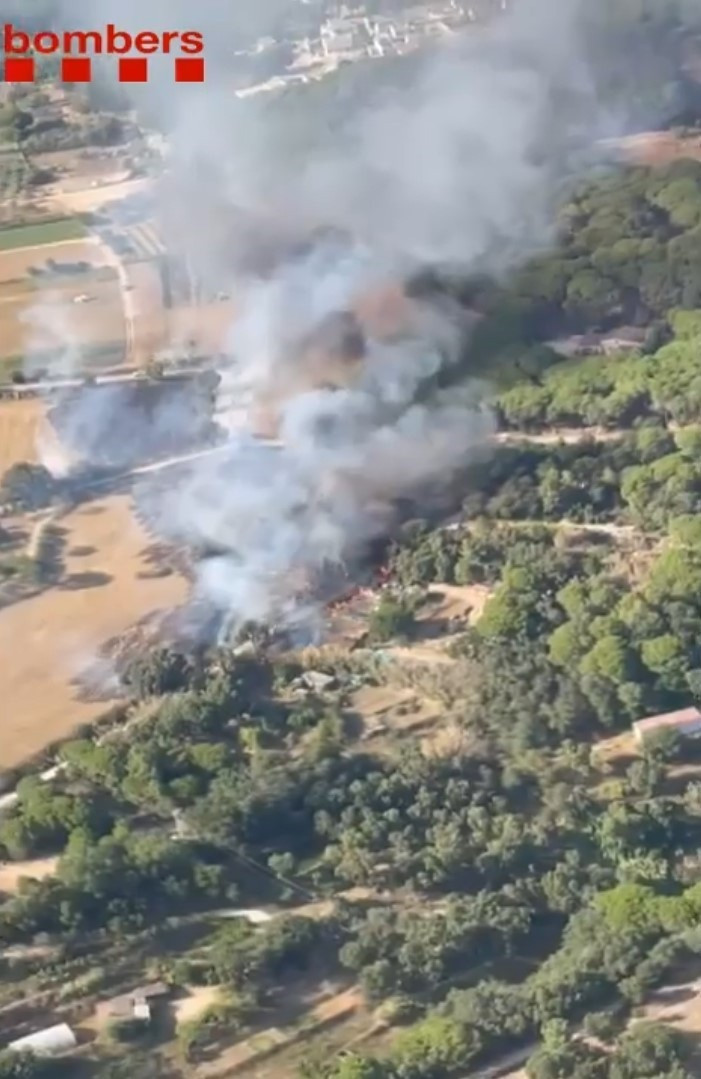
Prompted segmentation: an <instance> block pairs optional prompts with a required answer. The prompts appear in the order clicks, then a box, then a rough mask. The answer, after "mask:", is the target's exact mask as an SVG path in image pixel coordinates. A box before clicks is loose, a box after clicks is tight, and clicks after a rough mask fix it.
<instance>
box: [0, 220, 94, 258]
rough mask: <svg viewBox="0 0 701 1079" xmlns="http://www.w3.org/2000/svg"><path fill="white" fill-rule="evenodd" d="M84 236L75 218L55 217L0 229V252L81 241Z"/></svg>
mask: <svg viewBox="0 0 701 1079" xmlns="http://www.w3.org/2000/svg"><path fill="white" fill-rule="evenodd" d="M85 235H86V230H85V226H84V225H83V223H82V222H81V221H79V220H78V218H75V217H57V218H55V219H47V220H46V221H37V222H35V223H33V224H31V225H10V226H8V227H6V228H3V229H0V251H12V250H13V249H14V248H17V247H43V246H44V245H46V244H58V243H65V242H66V240H81V239H83V238H84V237H85Z"/></svg>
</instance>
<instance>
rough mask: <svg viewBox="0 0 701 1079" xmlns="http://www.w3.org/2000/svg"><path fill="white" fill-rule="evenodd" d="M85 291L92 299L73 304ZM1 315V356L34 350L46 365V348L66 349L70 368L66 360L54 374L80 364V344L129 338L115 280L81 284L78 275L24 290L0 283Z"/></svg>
mask: <svg viewBox="0 0 701 1079" xmlns="http://www.w3.org/2000/svg"><path fill="white" fill-rule="evenodd" d="M83 289H84V290H85V293H86V295H89V296H90V297H91V300H90V302H88V303H82V304H75V303H73V299H74V297H75V296H76V294H80V293H81V292H82V291H83ZM0 313H1V315H0V317H2V326H3V334H2V344H1V345H0V359H2V358H3V357H5V358H9V357H12V356H18V355H25V354H32V353H34V354H35V355H36V364H37V366H44V364H43V361H42V359H41V354H42V353H43V352H45V351H52V352H56V351H58V350H61V352H63V353H64V354H65V357H66V359H65V364H66V366H63V363H64V361H61V364H60V370H56V371H55V372H54V371H52V374H53V373H55V374H62V375H65V374H68V373H71V371H70V368H71V367H73V366H74V364H75V363H77V362H78V356H79V345H84V346H87V347H90V346H101V345H105V346H107V345H112V344H114V345H115V346H119V344H120V343H121V342H123V340H124V307H123V303H122V295H121V292H120V288H119V283H118V282H117V281H116V280H112V281H97V282H94V281H90V282H86V284H84V285H83V284H82V283H80V284H78V285H76V281H75V279H74V280H72V281H70V282H61V283H60V284H59V283H58V282H57V283H56V285H55V286H54V285H51V286H50V287H48V288H46V289H42V290H36V289H35V290H34V291H32V292H24V293H23V292H17V287H16V286H15V285H5V286H4V287H0ZM73 348H74V349H75V353H74V356H73Z"/></svg>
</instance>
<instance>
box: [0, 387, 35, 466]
mask: <svg viewBox="0 0 701 1079" xmlns="http://www.w3.org/2000/svg"><path fill="white" fill-rule="evenodd" d="M43 416H44V404H43V402H42V401H40V400H38V399H36V398H27V399H24V400H21V401H0V476H2V475H3V474H4V473H5V472H6V471H7V469H8V468H10V467H11V466H12V465H14V464H17V462H18V461H36V460H37V437H38V434H39V429H40V426H41V422H42V419H43Z"/></svg>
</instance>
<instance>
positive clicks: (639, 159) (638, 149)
mask: <svg viewBox="0 0 701 1079" xmlns="http://www.w3.org/2000/svg"><path fill="white" fill-rule="evenodd" d="M603 145H604V146H608V147H610V148H611V149H613V150H618V151H619V152H620V153H621V154H622V155H623V156H624V157H625V158H626V159H627V160H628V161H631V162H633V163H634V164H636V165H669V164H671V162H672V161H676V160H677V159H678V158H680V157H691V158H697V159H701V135H677V134H675V133H674V132H673V131H647V132H643V133H642V134H640V135H628V136H627V137H626V138H623V139H606V140H605V141H604V143H603Z"/></svg>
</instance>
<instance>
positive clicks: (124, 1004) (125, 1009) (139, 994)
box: [107, 982, 170, 1022]
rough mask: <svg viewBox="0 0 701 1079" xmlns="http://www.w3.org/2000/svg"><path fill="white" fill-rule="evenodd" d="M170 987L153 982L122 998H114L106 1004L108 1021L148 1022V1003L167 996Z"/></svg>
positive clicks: (149, 1008)
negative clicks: (130, 1020) (136, 1020)
mask: <svg viewBox="0 0 701 1079" xmlns="http://www.w3.org/2000/svg"><path fill="white" fill-rule="evenodd" d="M169 993H170V986H168V985H166V984H165V982H154V983H153V984H152V985H142V986H139V988H138V989H132V991H131V993H125V994H124V996H121V997H114V998H113V999H112V1000H110V1001H108V1002H107V1014H108V1016H109V1018H110V1019H120V1020H126V1019H138V1020H140V1021H142V1022H148V1021H149V1020H150V1018H151V1005H150V1003H149V1002H150V1001H153V1000H158V999H159V998H163V997H166V996H168V994H169Z"/></svg>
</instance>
